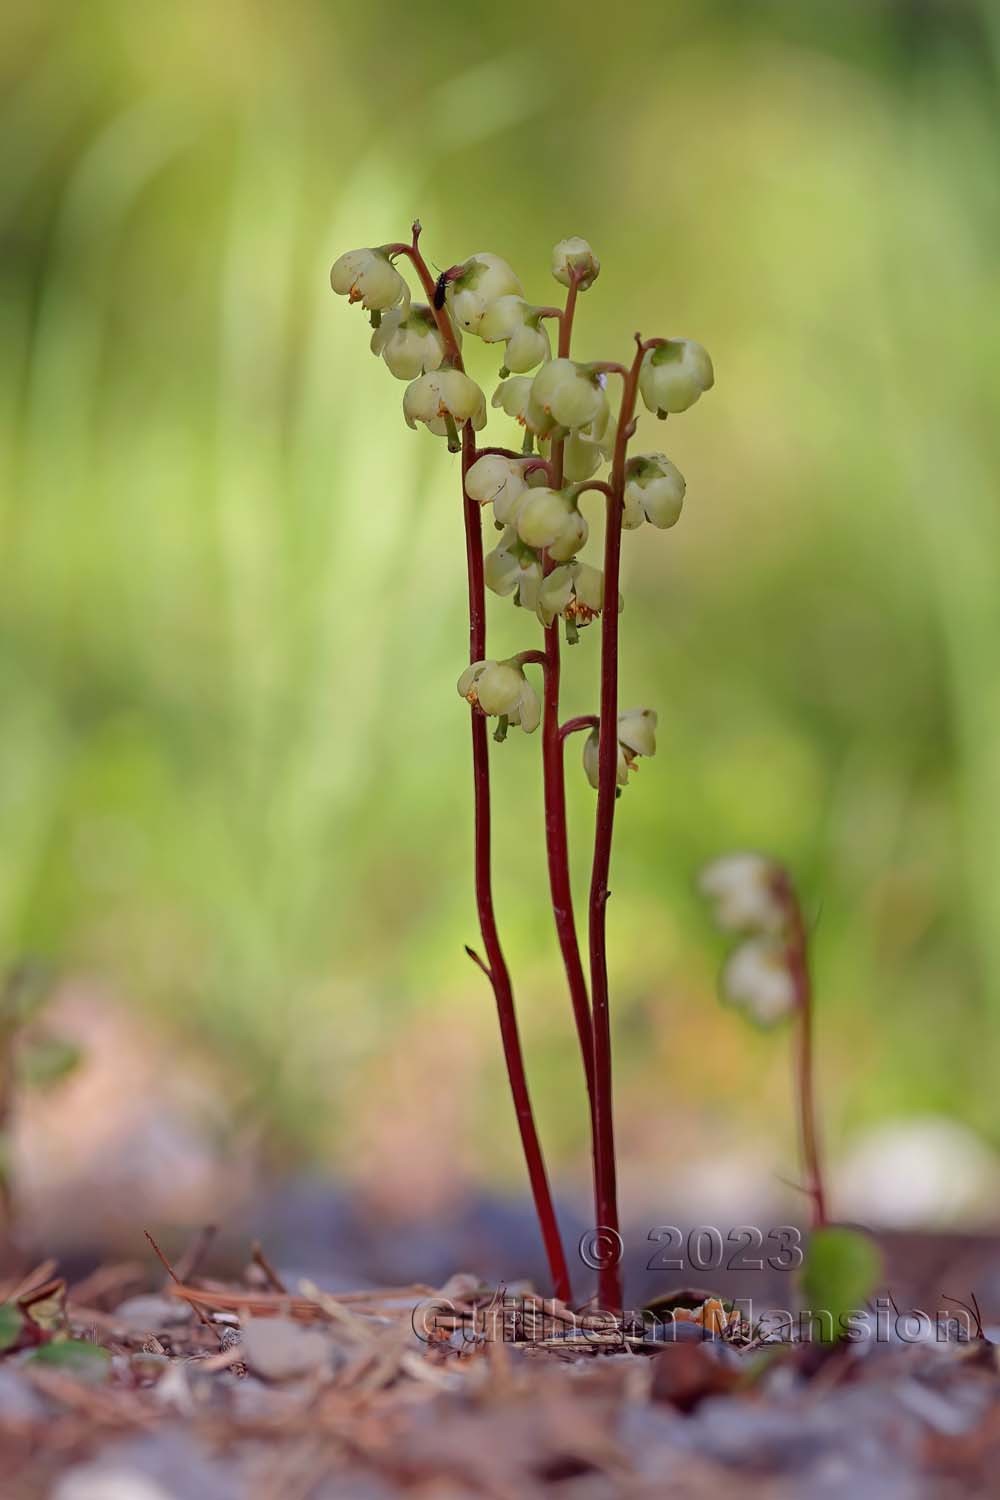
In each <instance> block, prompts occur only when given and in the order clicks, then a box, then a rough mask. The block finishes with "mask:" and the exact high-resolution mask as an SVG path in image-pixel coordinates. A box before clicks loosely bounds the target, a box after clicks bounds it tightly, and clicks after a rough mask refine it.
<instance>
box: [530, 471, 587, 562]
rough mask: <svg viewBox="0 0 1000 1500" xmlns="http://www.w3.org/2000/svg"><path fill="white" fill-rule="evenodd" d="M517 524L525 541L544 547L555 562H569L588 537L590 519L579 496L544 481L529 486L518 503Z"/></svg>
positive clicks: (538, 547)
mask: <svg viewBox="0 0 1000 1500" xmlns="http://www.w3.org/2000/svg"><path fill="white" fill-rule="evenodd" d="M516 524H517V534H518V536H519V537H520V538H521V540H522V542H526V543H527V545H528V546H529V547H535V548H537V549H538V550H541V549H543V548H544V549H545V550H546V551H547V552H548V554H549V556H550V557H551V558H552V559H553V561H554V562H569V560H570V558H571V557H574V556H575V555H576V553H577V552H579V550H580V548H581V547H582V546H583V545H584V543H585V542H586V540H587V522H586V519H585V518H584V517H583V516H582V515H581V514H580V510H579V507H578V506H577V503H576V498H575V496H573V495H572V494H571V493H569V492H567V491H565V490H551V489H549V488H548V487H547V486H544V485H543V486H541V487H540V488H539V489H529V490H528V493H527V495H525V496H524V497H523V499H522V501H521V503H520V505H519V506H518V511H517V523H516Z"/></svg>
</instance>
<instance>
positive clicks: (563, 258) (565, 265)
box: [552, 234, 601, 292]
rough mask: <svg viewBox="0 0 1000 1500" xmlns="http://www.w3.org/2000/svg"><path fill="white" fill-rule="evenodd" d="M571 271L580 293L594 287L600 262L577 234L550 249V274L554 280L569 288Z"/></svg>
mask: <svg viewBox="0 0 1000 1500" xmlns="http://www.w3.org/2000/svg"><path fill="white" fill-rule="evenodd" d="M572 271H576V273H577V275H578V276H579V281H578V283H577V285H578V287H579V289H580V291H581V292H585V291H586V290H587V288H588V287H589V286H593V285H594V282H595V281H596V280H597V278H598V276H599V275H600V271H601V262H600V261H599V260H598V259H597V256H596V255H595V254H594V252H593V250H591V248H590V246H589V245H588V244H587V241H586V240H582V239H581V238H580V236H579V235H578V234H572V235H570V237H569V239H566V240H560V241H559V243H558V245H554V246H553V247H552V274H553V276H554V277H555V278H556V280H557V281H559V282H561V283H562V285H563V286H569V284H570V276H571V272H572Z"/></svg>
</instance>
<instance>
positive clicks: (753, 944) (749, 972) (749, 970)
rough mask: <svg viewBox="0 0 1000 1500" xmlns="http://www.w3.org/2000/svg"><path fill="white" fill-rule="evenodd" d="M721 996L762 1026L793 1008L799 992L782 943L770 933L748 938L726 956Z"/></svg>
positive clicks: (769, 1023)
mask: <svg viewBox="0 0 1000 1500" xmlns="http://www.w3.org/2000/svg"><path fill="white" fill-rule="evenodd" d="M721 988H722V996H723V999H724V1000H728V1001H729V1003H730V1005H739V1006H742V1007H743V1008H744V1009H745V1010H747V1011H749V1013H750V1015H751V1016H753V1018H754V1020H755V1021H758V1022H759V1023H760V1025H761V1026H773V1025H774V1024H775V1023H776V1022H777V1021H782V1020H784V1018H785V1016H788V1015H791V1013H792V1011H794V1009H795V1007H796V1004H797V1001H798V995H797V993H796V989H795V980H794V978H793V977H792V974H791V971H790V970H789V967H788V956H787V953H786V950H785V947H784V945H783V944H782V943H780V942H778V941H777V940H776V939H775V938H773V937H753V938H747V940H746V941H745V942H743V943H740V944H739V946H738V947H736V948H734V949H733V951H732V953H730V955H729V957H728V958H727V959H726V962H725V964H724V965H723V969H722V981H721Z"/></svg>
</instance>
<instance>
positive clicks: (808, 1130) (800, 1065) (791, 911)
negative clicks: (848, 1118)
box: [781, 880, 828, 1229]
mask: <svg viewBox="0 0 1000 1500" xmlns="http://www.w3.org/2000/svg"><path fill="white" fill-rule="evenodd" d="M781 895H782V897H783V900H784V902H785V906H786V908H787V911H788V925H789V937H788V947H787V957H788V968H789V972H790V973H791V976H792V983H793V984H794V986H795V997H796V1015H795V1043H794V1046H795V1091H796V1095H797V1102H798V1109H799V1145H800V1149H801V1152H802V1166H803V1170H804V1173H805V1179H806V1180H805V1189H806V1192H807V1193H808V1195H809V1198H810V1201H811V1203H812V1227H813V1228H814V1229H821V1228H822V1227H823V1225H824V1224H826V1223H827V1222H828V1220H827V1208H826V1201H827V1200H826V1188H825V1186H824V1179H823V1167H822V1152H821V1150H820V1143H819V1129H818V1126H817V1111H816V1086H815V1080H814V1075H813V993H812V978H811V975H810V973H809V942H808V938H807V937H806V929H805V923H804V921H803V919H802V908H801V906H800V905H799V900H798V897H797V895H796V894H795V891H794V889H793V888H792V885H791V882H790V881H787V880H783V881H782V886H781Z"/></svg>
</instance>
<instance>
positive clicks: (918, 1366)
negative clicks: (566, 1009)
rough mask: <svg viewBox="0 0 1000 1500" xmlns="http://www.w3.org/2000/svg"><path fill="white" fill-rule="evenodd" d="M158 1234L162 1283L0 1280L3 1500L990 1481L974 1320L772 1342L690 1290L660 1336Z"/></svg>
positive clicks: (994, 1386) (221, 1499)
mask: <svg viewBox="0 0 1000 1500" xmlns="http://www.w3.org/2000/svg"><path fill="white" fill-rule="evenodd" d="M151 1243H152V1242H151ZM205 1248H207V1246H206V1247H205ZM154 1249H156V1250H157V1252H158V1253H159V1254H160V1257H161V1260H162V1261H163V1264H164V1267H165V1268H166V1270H167V1275H166V1278H165V1280H163V1281H162V1282H161V1284H160V1285H159V1286H157V1285H156V1284H155V1282H150V1279H149V1275H148V1272H144V1271H143V1270H142V1268H140V1267H138V1266H136V1265H134V1264H131V1265H121V1266H104V1267H101V1268H100V1269H99V1270H98V1271H96V1272H94V1273H93V1274H92V1275H91V1276H89V1277H88V1278H87V1279H86V1280H85V1281H83V1282H80V1283H78V1284H76V1285H69V1286H67V1284H66V1282H65V1281H64V1280H63V1279H62V1278H61V1277H60V1276H59V1272H58V1267H57V1266H55V1265H54V1264H52V1263H51V1262H50V1263H46V1264H43V1265H39V1266H38V1267H37V1268H35V1270H34V1271H33V1272H31V1273H29V1275H27V1276H25V1277H23V1278H21V1279H20V1280H18V1281H16V1282H8V1284H7V1285H6V1286H3V1287H0V1473H2V1474H3V1476H4V1489H3V1493H4V1495H5V1496H9V1497H10V1500H22V1497H23V1500H34V1497H42V1496H46V1497H47V1496H52V1497H54V1500H188V1497H191V1500H229V1497H230V1496H232V1497H244V1496H251V1497H258V1496H259V1497H261V1500H394V1497H412V1500H437V1497H441V1500H464V1497H472V1496H485V1497H488V1500H515V1497H516V1500H533V1497H538V1500H604V1497H618V1496H623V1497H635V1500H645V1497H653V1496H667V1497H678V1500H700V1497H705V1500H708V1497H710V1496H711V1497H716V1496H719V1495H723V1494H728V1493H730V1492H738V1493H739V1494H741V1495H743V1496H748V1497H750V1500H757V1497H776V1500H785V1497H789V1500H791V1497H795V1496H809V1497H811V1500H812V1497H818V1500H824V1497H826V1496H830V1497H831V1500H832V1497H833V1496H834V1495H837V1496H839V1495H841V1494H843V1493H844V1491H845V1489H848V1488H849V1489H850V1490H851V1491H852V1496H853V1500H868V1497H869V1496H871V1497H873V1500H874V1497H878V1500H923V1497H927V1500H949V1497H955V1500H961V1497H966V1496H969V1497H973V1496H992V1495H994V1494H995V1493H996V1491H995V1479H994V1476H995V1474H996V1472H997V1471H998V1468H1000V1359H998V1348H997V1346H996V1345H994V1344H993V1343H991V1342H990V1340H989V1338H988V1337H986V1336H984V1335H982V1331H981V1329H980V1330H979V1331H978V1332H977V1333H976V1334H975V1335H974V1336H973V1337H971V1338H966V1340H965V1341H964V1342H963V1341H960V1340H958V1339H955V1340H953V1341H948V1342H945V1343H941V1342H936V1341H935V1342H923V1343H915V1344H909V1345H908V1344H904V1343H901V1342H898V1341H897V1342H893V1343H876V1342H874V1341H872V1342H868V1343H865V1344H858V1345H853V1344H845V1343H840V1344H833V1345H829V1344H827V1345H819V1344H810V1343H799V1344H796V1343H789V1342H786V1343H777V1342H775V1341H774V1340H773V1338H771V1337H770V1336H769V1335H768V1334H767V1333H766V1332H765V1331H762V1330H761V1329H759V1328H757V1329H750V1328H748V1327H746V1325H745V1324H744V1323H742V1321H741V1320H740V1318H739V1317H738V1316H737V1315H735V1314H734V1313H733V1312H732V1311H731V1310H730V1309H729V1308H728V1307H727V1306H726V1305H725V1304H723V1303H722V1301H721V1300H720V1299H719V1298H716V1297H712V1296H710V1295H705V1296H704V1297H703V1300H702V1301H701V1302H700V1303H699V1302H698V1301H697V1296H699V1295H701V1294H696V1297H695V1298H694V1299H692V1297H691V1296H690V1295H688V1294H678V1295H677V1299H675V1305H674V1306H673V1307H672V1308H671V1311H670V1313H669V1315H668V1316H667V1318H666V1321H665V1323H663V1324H662V1326H661V1327H660V1329H659V1331H658V1333H657V1335H656V1336H655V1337H651V1335H650V1329H649V1326H648V1324H647V1322H646V1321H645V1320H644V1318H643V1315H642V1314H634V1315H627V1316H626V1317H625V1318H624V1319H613V1318H610V1317H609V1316H608V1315H606V1314H602V1313H599V1312H594V1311H589V1310H586V1309H584V1310H583V1311H579V1310H577V1311H574V1310H573V1309H570V1308H568V1307H566V1306H564V1305H563V1304H561V1303H559V1302H556V1301H553V1300H552V1299H544V1298H542V1297H540V1296H538V1295H537V1294H536V1293H535V1292H534V1291H533V1290H532V1289H531V1288H530V1287H528V1286H518V1287H506V1288H505V1287H497V1286H484V1285H481V1284H480V1283H479V1280H478V1278H477V1277H475V1276H474V1275H470V1274H465V1273H463V1274H459V1275H456V1276H453V1277H452V1278H450V1280H449V1281H448V1282H447V1283H446V1284H445V1285H444V1286H442V1287H438V1288H434V1287H430V1286H427V1285H422V1284H413V1285H410V1286H396V1287H388V1288H381V1289H378V1288H364V1289H359V1290H357V1291H353V1292H329V1291H325V1290H323V1289H322V1288H320V1287H318V1286H316V1285H314V1284H313V1283H311V1282H299V1283H298V1284H297V1285H295V1286H294V1287H289V1286H288V1285H287V1284H286V1279H285V1278H284V1277H283V1276H282V1275H281V1274H280V1273H279V1271H278V1270H276V1269H275V1267H274V1266H272V1265H271V1264H270V1262H269V1261H268V1260H267V1258H266V1256H265V1255H264V1252H263V1250H262V1249H261V1248H260V1247H259V1246H254V1248H253V1253H252V1256H251V1260H250V1264H249V1266H248V1268H247V1271H246V1273H245V1274H244V1277H243V1279H242V1280H241V1281H238V1282H235V1283H234V1282H221V1281H215V1280H213V1279H211V1278H210V1277H208V1276H205V1275H202V1274H200V1263H201V1260H202V1258H203V1256H202V1255H197V1256H189V1257H186V1258H183V1259H182V1260H180V1261H178V1267H177V1268H174V1267H171V1266H170V1263H169V1262H168V1261H167V1260H166V1257H164V1256H163V1255H162V1252H159V1249H158V1247H157V1246H155V1244H154ZM179 1270H183V1272H184V1276H183V1277H182V1276H181V1275H180V1274H179ZM143 1282H144V1283H145V1284H143ZM667 1300H669V1299H667ZM692 1302H693V1305H692ZM665 1340H666V1341H665Z"/></svg>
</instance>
